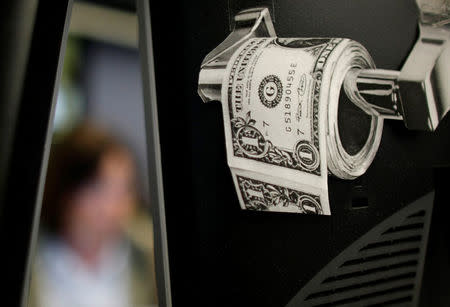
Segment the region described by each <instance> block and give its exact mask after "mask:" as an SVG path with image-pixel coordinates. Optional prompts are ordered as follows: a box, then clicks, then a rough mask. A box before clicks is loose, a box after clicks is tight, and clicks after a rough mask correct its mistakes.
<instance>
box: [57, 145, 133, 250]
mask: <svg viewBox="0 0 450 307" xmlns="http://www.w3.org/2000/svg"><path fill="white" fill-rule="evenodd" d="M134 172H135V170H134V165H133V161H132V160H131V158H130V156H129V155H128V154H127V153H126V152H125V151H123V152H122V151H114V152H110V153H107V154H105V155H104V156H103V158H102V159H101V161H100V165H99V168H98V172H97V176H96V177H95V178H93V179H92V180H90V181H88V182H86V183H85V184H84V185H82V187H81V188H80V189H79V190H78V191H76V192H75V193H74V194H73V195H72V197H71V198H70V199H69V200H68V202H69V204H68V210H67V211H66V214H65V216H64V226H63V227H64V229H65V231H64V232H65V235H66V236H68V239H69V240H72V241H76V242H73V243H76V245H77V246H78V247H81V248H83V247H86V248H90V247H94V248H95V247H100V246H101V245H102V244H104V243H107V242H108V241H111V240H113V239H115V238H117V237H118V236H119V235H120V234H121V231H122V227H123V225H124V223H125V222H126V221H127V219H128V218H129V217H130V215H131V214H132V212H133V209H134V206H135V191H134V180H133V179H134V176H135V174H134Z"/></svg>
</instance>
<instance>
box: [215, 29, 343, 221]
mask: <svg viewBox="0 0 450 307" xmlns="http://www.w3.org/2000/svg"><path fill="white" fill-rule="evenodd" d="M342 42H343V39H303V38H302V39H298V38H295V39H281V38H255V39H250V40H248V41H247V42H245V43H244V44H243V45H242V46H241V47H240V48H239V49H238V50H237V51H236V52H235V53H234V55H233V56H232V57H231V59H230V61H229V63H228V67H227V73H226V74H225V75H226V76H227V77H226V78H225V79H224V81H223V84H222V105H223V111H224V121H225V123H226V124H225V130H226V136H227V150H228V155H227V156H228V163H229V165H230V167H231V169H232V173H233V177H234V181H235V185H236V187H237V190H238V195H239V199H240V203H241V207H242V208H243V209H251V210H267V211H280V212H296V213H312V214H327V215H328V214H330V206H329V202H328V189H327V174H328V171H327V153H326V150H327V149H326V141H325V120H326V116H327V114H326V108H327V106H326V102H324V101H327V100H326V97H323V95H327V94H328V92H327V91H328V87H329V82H328V81H326V82H324V78H323V73H324V69H325V67H326V66H327V65H332V64H333V60H335V57H334V58H333V56H332V55H333V51H334V50H335V49H336V48H337V47H338V46H339V45H340V44H341V43H342Z"/></svg>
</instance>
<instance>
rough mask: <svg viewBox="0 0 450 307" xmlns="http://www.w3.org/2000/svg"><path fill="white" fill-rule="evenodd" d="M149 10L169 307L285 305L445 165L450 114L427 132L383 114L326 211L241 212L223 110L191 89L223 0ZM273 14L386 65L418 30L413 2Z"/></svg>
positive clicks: (398, 61) (304, 7)
mask: <svg viewBox="0 0 450 307" xmlns="http://www.w3.org/2000/svg"><path fill="white" fill-rule="evenodd" d="M234 2H236V1H234ZM238 2H239V1H238ZM240 3H242V8H243V9H244V8H246V7H248V6H254V5H258V1H241V2H240ZM150 6H151V17H152V30H153V46H154V56H155V73H156V90H157V98H158V112H159V128H160V137H161V154H162V168H163V177H164V191H165V200H166V203H165V205H166V219H167V227H168V244H169V260H170V270H171V285H172V298H173V304H174V306H184V305H186V304H187V303H188V304H195V305H196V306H284V305H286V304H287V303H288V302H289V301H290V299H291V298H292V297H294V295H295V294H296V293H297V292H298V291H299V290H300V289H301V288H302V287H303V286H304V285H305V284H306V283H307V282H308V281H309V280H310V279H311V278H312V277H313V276H314V275H315V274H316V273H317V272H318V271H319V270H320V269H321V268H322V267H324V266H325V265H326V264H327V263H328V262H329V261H330V260H331V259H333V258H334V257H336V255H337V254H338V253H340V252H341V251H342V250H343V249H345V248H346V247H347V246H349V245H350V244H351V243H352V242H354V241H355V240H357V239H358V238H359V237H360V236H362V235H363V234H365V233H366V232H367V231H368V230H370V229H371V228H373V227H374V226H375V225H376V224H378V223H380V222H381V221H383V220H384V219H386V218H387V217H389V216H390V215H392V214H393V213H395V212H396V211H398V210H399V209H401V208H403V207H404V206H405V205H406V204H408V203H411V202H412V201H414V200H415V199H417V198H419V197H420V196H423V195H425V194H426V193H428V192H430V191H431V190H432V189H433V171H432V166H433V165H434V164H436V165H449V164H448V163H449V162H448V156H449V155H448V152H449V151H448V150H449V148H450V147H449V139H450V138H449V137H448V135H449V124H450V123H449V120H448V119H447V120H446V121H445V122H444V123H442V127H441V129H440V130H439V131H438V132H437V133H436V134H435V135H432V134H430V133H419V132H411V131H407V130H406V129H405V127H404V125H403V123H402V122H386V124H385V128H384V133H383V139H382V143H381V146H380V149H379V152H378V155H377V157H376V158H375V161H374V163H373V165H372V166H371V167H370V168H369V170H368V172H367V173H366V174H365V175H364V176H362V177H361V178H359V179H357V180H355V181H344V180H339V179H336V178H330V179H329V187H330V188H329V194H330V203H331V211H332V215H331V216H330V217H317V216H303V215H295V214H276V213H264V212H247V211H242V210H240V208H239V203H238V200H237V196H236V193H235V189H234V186H233V183H232V179H231V174H230V171H229V169H228V166H227V163H226V156H225V137H224V132H223V120H222V109H221V106H220V104H219V103H215V102H212V103H209V104H203V103H202V101H201V99H200V97H199V96H198V95H197V80H198V72H199V65H200V63H201V62H202V60H203V58H204V57H205V55H206V54H207V53H208V52H209V51H211V50H212V49H213V48H214V47H216V46H217V45H218V44H219V43H220V42H221V41H222V40H223V39H224V38H225V37H226V36H227V35H228V34H229V24H228V21H229V19H230V16H229V11H228V10H229V7H230V5H229V3H228V2H226V1H207V0H199V1H187V0H186V1H179V2H177V4H176V5H175V4H174V3H172V2H171V1H166V2H163V1H159V2H151V4H150ZM273 11H274V12H275V16H274V17H275V18H274V19H275V20H276V22H275V29H276V31H277V33H278V35H279V36H282V37H311V36H312V37H316V36H327V37H349V38H352V39H354V40H357V41H359V42H361V43H362V44H363V45H364V46H366V48H367V49H368V50H369V52H370V53H371V55H372V56H373V58H374V60H375V63H376V64H377V65H378V66H379V67H382V68H386V69H399V68H400V67H401V65H402V63H403V62H404V60H405V58H406V56H407V55H408V53H409V50H410V49H411V47H412V45H413V44H414V42H415V39H416V37H417V24H416V22H417V20H416V15H417V12H416V7H415V2H414V1H413V0H396V1H392V0H378V1H373V0H360V1H351V0H339V1H338V0H323V1H317V0H304V1H287V0H285V1H275V4H274V9H273ZM355 204H356V205H355ZM361 204H362V205H361Z"/></svg>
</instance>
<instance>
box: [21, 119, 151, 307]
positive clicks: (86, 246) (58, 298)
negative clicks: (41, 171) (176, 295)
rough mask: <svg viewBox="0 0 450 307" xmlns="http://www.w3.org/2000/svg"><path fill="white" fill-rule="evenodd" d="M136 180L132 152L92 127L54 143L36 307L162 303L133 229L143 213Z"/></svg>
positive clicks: (36, 271) (34, 286) (34, 285)
mask: <svg viewBox="0 0 450 307" xmlns="http://www.w3.org/2000/svg"><path fill="white" fill-rule="evenodd" d="M135 175H136V174H135V164H134V160H133V158H132V155H131V153H130V152H129V150H128V149H127V147H126V146H124V145H123V144H122V143H120V142H119V141H117V140H116V139H115V138H113V137H112V136H110V135H109V134H107V133H105V132H103V131H102V130H100V129H98V128H97V127H95V126H93V125H91V124H86V123H85V124H82V125H80V126H79V127H77V128H76V129H74V130H73V131H72V132H71V133H70V134H69V135H68V136H67V137H65V138H64V139H63V140H62V141H61V142H60V143H59V144H55V145H54V146H52V151H51V155H50V160H49V167H48V172H47V179H46V186H45V192H44V200H43V208H42V218H41V220H42V222H43V226H44V227H45V231H44V234H43V235H40V238H39V240H38V247H37V252H36V257H35V262H34V268H33V274H32V279H31V287H30V292H31V293H30V304H29V306H30V307H128V306H130V307H131V306H133V307H138V306H142V307H144V306H154V305H153V304H156V285H155V279H154V266H153V259H152V258H151V257H152V255H149V253H148V250H147V252H146V250H145V249H144V248H143V247H142V246H139V244H136V240H132V239H130V237H129V236H128V233H127V232H126V231H125V230H126V227H127V225H128V224H129V222H130V219H131V218H132V217H133V216H134V215H135V212H136V209H137V203H138V198H137V193H136V182H135V180H136V179H135V177H136V176H135ZM150 228H151V227H148V228H147V229H150ZM146 235H147V236H146V237H147V239H148V240H149V241H151V240H152V239H153V237H152V233H151V232H148V233H147V234H146Z"/></svg>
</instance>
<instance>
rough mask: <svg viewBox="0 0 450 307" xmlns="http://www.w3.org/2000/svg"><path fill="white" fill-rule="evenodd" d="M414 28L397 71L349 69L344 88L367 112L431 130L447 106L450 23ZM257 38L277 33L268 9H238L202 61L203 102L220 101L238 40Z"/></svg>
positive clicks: (449, 104) (449, 100)
mask: <svg viewBox="0 0 450 307" xmlns="http://www.w3.org/2000/svg"><path fill="white" fill-rule="evenodd" d="M419 29H420V34H419V38H418V39H417V41H416V43H415V45H414V47H413V49H412V50H411V52H410V54H409V56H408V58H407V60H406V62H405V64H404V65H403V67H402V68H401V70H400V71H395V70H385V69H351V70H350V71H349V72H348V73H347V76H346V78H345V80H344V84H343V87H344V89H345V92H346V94H347V96H348V97H349V99H350V100H351V101H353V102H354V103H355V104H356V105H357V106H358V107H360V108H361V109H362V110H363V111H364V112H366V113H367V114H369V115H371V116H377V117H381V118H383V119H395V120H403V122H404V124H405V126H406V127H407V128H408V129H411V130H421V131H434V130H436V129H437V127H438V125H439V123H440V121H441V120H442V119H443V118H444V116H445V114H446V113H447V112H448V111H449V110H450V27H449V26H448V25H446V23H445V22H442V21H440V22H439V23H434V24H433V23H431V22H430V23H425V22H421V23H419ZM257 37H276V33H275V29H274V26H273V23H272V20H271V17H270V13H269V10H268V9H267V8H253V9H248V10H244V11H241V12H239V13H238V14H237V15H236V16H235V27H234V30H233V31H232V32H231V34H230V35H229V36H228V37H227V38H226V39H225V40H224V41H223V42H222V43H221V44H220V45H219V46H218V47H216V48H215V49H214V50H213V51H211V52H210V53H209V54H208V55H207V56H206V57H205V59H204V61H203V62H202V64H201V71H200V77H199V86H198V93H199V95H200V97H201V98H202V100H203V101H204V102H207V101H211V100H220V99H221V85H222V77H223V73H221V72H222V71H223V72H224V71H225V68H226V64H227V63H228V59H229V58H230V56H231V55H232V54H233V52H234V51H235V50H236V49H237V48H238V47H239V46H240V45H241V44H242V43H244V42H245V41H247V40H248V39H251V38H257ZM369 98H370V99H369Z"/></svg>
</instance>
